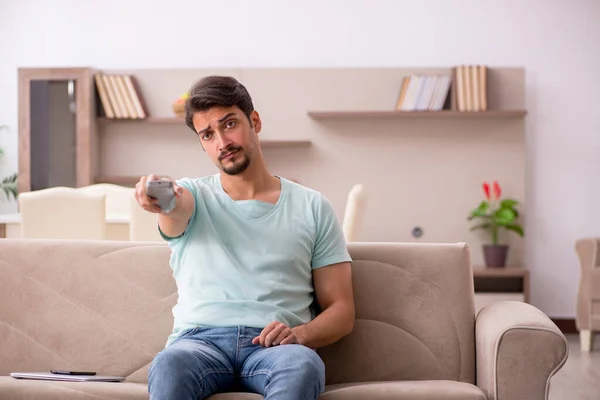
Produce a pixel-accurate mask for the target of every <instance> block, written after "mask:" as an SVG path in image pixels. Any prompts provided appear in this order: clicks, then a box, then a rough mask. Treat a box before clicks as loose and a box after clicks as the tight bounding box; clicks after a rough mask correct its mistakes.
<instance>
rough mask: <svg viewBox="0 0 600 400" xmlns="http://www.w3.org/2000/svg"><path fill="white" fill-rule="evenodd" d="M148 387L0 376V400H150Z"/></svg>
mask: <svg viewBox="0 0 600 400" xmlns="http://www.w3.org/2000/svg"><path fill="white" fill-rule="evenodd" d="M148 397H149V396H148V386H147V385H146V384H143V383H131V382H59V381H42V380H34V379H15V378H13V377H12V376H0V399H11V400H33V399H40V400H63V399H64V400H70V399H78V400H79V399H81V400H84V399H85V400H109V399H118V400H120V399H123V400H148Z"/></svg>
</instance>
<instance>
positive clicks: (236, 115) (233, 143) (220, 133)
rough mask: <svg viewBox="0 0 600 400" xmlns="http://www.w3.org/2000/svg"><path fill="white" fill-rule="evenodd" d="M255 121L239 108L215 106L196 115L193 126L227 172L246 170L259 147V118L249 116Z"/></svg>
mask: <svg viewBox="0 0 600 400" xmlns="http://www.w3.org/2000/svg"><path fill="white" fill-rule="evenodd" d="M250 118H251V120H252V124H250V121H248V118H246V116H245V115H244V113H243V112H242V111H241V110H240V109H239V108H238V107H228V108H223V107H213V108H211V109H209V110H207V111H201V112H197V113H195V114H194V117H193V122H194V129H195V130H196V132H198V139H199V140H200V143H201V144H202V147H203V148H204V150H205V151H206V152H207V153H208V156H209V157H210V159H211V160H212V162H213V163H215V165H216V166H217V167H219V169H220V170H221V171H223V172H225V173H226V174H228V175H238V174H241V173H242V172H244V171H245V170H246V169H247V168H248V166H250V163H251V162H252V159H253V157H254V155H255V153H256V149H257V147H258V137H257V133H258V132H259V131H260V125H261V124H260V118H259V116H258V113H257V112H256V111H253V112H252V114H251V115H250Z"/></svg>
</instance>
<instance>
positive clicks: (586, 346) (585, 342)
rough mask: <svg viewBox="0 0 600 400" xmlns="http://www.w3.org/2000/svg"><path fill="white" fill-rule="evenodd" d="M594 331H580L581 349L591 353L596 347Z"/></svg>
mask: <svg viewBox="0 0 600 400" xmlns="http://www.w3.org/2000/svg"><path fill="white" fill-rule="evenodd" d="M594 336H595V335H594V332H593V331H591V330H581V331H580V332H579V341H580V343H581V351H582V352H584V353H589V352H591V351H592V350H593V348H594Z"/></svg>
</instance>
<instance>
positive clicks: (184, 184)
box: [156, 178, 198, 245]
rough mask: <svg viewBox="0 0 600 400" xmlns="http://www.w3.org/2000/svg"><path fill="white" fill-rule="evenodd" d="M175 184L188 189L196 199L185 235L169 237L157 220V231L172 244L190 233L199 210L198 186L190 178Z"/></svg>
mask: <svg viewBox="0 0 600 400" xmlns="http://www.w3.org/2000/svg"><path fill="white" fill-rule="evenodd" d="M175 183H176V184H177V185H179V186H181V187H184V188H186V189H187V190H189V191H190V192H191V193H192V197H193V198H194V210H193V211H192V216H191V217H190V220H189V221H188V224H187V226H186V228H185V231H183V233H182V234H181V235H179V236H175V237H172V236H167V235H166V234H165V233H164V232H163V231H162V230H161V229H160V226H158V220H157V224H156V225H157V229H158V233H159V234H160V236H161V237H162V238H163V239H164V240H166V241H167V242H169V243H170V244H173V245H174V244H176V243H177V242H179V240H181V239H182V238H183V237H184V236H185V234H186V233H187V232H188V230H189V229H190V226H192V224H193V222H194V220H195V219H196V209H197V208H198V190H197V187H196V184H195V183H194V182H193V181H192V180H191V179H188V178H184V179H179V180H176V181H175Z"/></svg>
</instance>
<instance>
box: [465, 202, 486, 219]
mask: <svg viewBox="0 0 600 400" xmlns="http://www.w3.org/2000/svg"><path fill="white" fill-rule="evenodd" d="M489 208H490V203H488V202H487V201H482V202H481V204H479V207H477V208H476V209H474V210H472V211H471V214H470V216H469V218H468V219H469V220H472V219H473V218H478V217H479V218H480V217H486V216H487V212H488V209H489Z"/></svg>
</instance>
